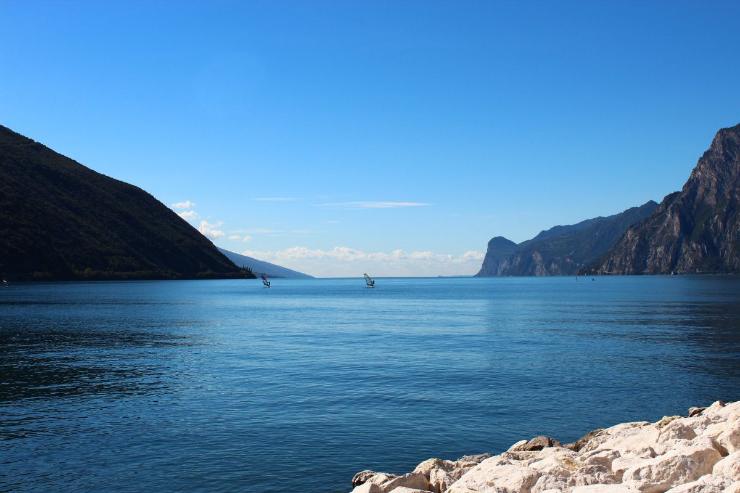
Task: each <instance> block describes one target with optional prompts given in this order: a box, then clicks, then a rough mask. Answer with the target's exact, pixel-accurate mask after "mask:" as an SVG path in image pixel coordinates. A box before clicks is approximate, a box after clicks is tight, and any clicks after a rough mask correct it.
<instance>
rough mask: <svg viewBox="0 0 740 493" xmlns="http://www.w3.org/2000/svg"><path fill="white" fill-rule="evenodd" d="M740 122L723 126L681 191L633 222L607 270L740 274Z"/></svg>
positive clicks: (599, 266) (603, 269)
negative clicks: (640, 220)
mask: <svg viewBox="0 0 740 493" xmlns="http://www.w3.org/2000/svg"><path fill="white" fill-rule="evenodd" d="M738 195H740V125H736V126H734V127H732V128H723V129H721V130H720V131H719V132H717V135H716V136H715V137H714V140H713V141H712V144H711V146H710V147H709V149H708V150H707V151H706V152H705V153H704V155H702V157H701V158H700V159H699V162H698V163H697V165H696V167H695V168H694V170H693V171H692V172H691V176H690V177H689V179H688V181H687V182H686V184H685V185H684V186H683V189H681V191H680V192H674V193H672V194H670V195H667V196H666V197H665V198H664V199H663V202H661V204H660V206H659V207H658V208H657V210H656V211H655V212H654V213H653V215H652V216H651V217H650V218H649V219H648V220H646V221H645V222H643V223H641V224H638V225H634V226H632V227H630V228H629V229H628V230H627V231H626V232H625V234H624V236H623V237H622V238H621V239H620V240H619V241H618V242H617V243H616V245H615V246H614V247H613V248H612V249H611V250H610V251H609V252H608V254H607V255H606V256H605V257H604V258H603V259H601V260H600V261H599V262H597V263H596V264H595V265H594V266H593V267H592V269H591V270H592V271H595V272H598V273H602V274H668V273H673V272H675V273H740V216H738Z"/></svg>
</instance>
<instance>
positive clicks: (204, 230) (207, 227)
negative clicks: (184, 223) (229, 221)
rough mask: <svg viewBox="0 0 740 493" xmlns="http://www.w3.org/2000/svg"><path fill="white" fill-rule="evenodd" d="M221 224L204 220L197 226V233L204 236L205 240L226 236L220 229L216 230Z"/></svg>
mask: <svg viewBox="0 0 740 493" xmlns="http://www.w3.org/2000/svg"><path fill="white" fill-rule="evenodd" d="M222 224H223V223H222V222H220V221H219V222H217V223H209V222H208V221H206V220H205V219H204V220H203V221H201V222H200V224H199V225H198V231H200V233H201V234H202V235H203V236H205V237H207V238H210V239H212V240H215V239H217V238H221V237H223V236H224V235H225V234H226V233H224V232H223V231H221V230H220V229H218V228H220V227H221V225H222Z"/></svg>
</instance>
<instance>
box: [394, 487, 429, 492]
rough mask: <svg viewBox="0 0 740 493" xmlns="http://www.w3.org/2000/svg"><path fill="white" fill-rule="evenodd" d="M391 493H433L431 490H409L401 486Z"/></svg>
mask: <svg viewBox="0 0 740 493" xmlns="http://www.w3.org/2000/svg"><path fill="white" fill-rule="evenodd" d="M391 493H431V492H430V491H429V490H417V489H416V488H407V487H405V486H399V487H398V488H395V489H394V490H392V491H391Z"/></svg>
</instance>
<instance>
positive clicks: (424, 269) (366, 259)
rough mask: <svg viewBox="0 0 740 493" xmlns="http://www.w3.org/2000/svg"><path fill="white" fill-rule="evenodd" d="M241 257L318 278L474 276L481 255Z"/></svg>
mask: <svg viewBox="0 0 740 493" xmlns="http://www.w3.org/2000/svg"><path fill="white" fill-rule="evenodd" d="M242 254H244V255H248V256H250V257H254V258H258V259H260V260H265V261H267V262H273V263H276V264H278V265H282V266H283V267H288V268H290V269H294V270H298V271H301V272H305V273H307V274H311V275H315V276H318V277H352V276H358V275H362V273H363V272H368V273H370V274H372V275H373V276H439V275H442V276H452V275H472V274H475V273H476V272H478V270H479V269H480V265H481V262H482V260H483V256H484V253H483V252H480V251H475V250H470V251H467V252H465V253H463V254H461V255H452V254H443V253H435V252H431V251H425V250H423V251H410V252H407V251H405V250H402V249H396V250H391V251H389V252H382V251H379V252H367V251H364V250H358V249H355V248H350V247H346V246H337V247H334V248H332V249H329V250H323V249H311V248H307V247H302V246H295V247H291V248H285V249H283V250H275V251H266V250H265V251H258V250H246V251H243V252H242Z"/></svg>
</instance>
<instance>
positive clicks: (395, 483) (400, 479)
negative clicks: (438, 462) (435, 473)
mask: <svg viewBox="0 0 740 493" xmlns="http://www.w3.org/2000/svg"><path fill="white" fill-rule="evenodd" d="M401 486H405V487H406V488H411V489H417V490H428V489H429V481H428V480H427V478H426V476H424V475H423V474H421V473H418V472H412V473H409V474H404V475H403V476H397V477H395V478H393V479H390V480H388V481H386V482H384V483H383V484H381V485H380V491H381V493H390V492H391V491H393V490H394V489H396V488H398V487H401Z"/></svg>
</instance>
